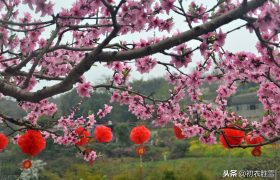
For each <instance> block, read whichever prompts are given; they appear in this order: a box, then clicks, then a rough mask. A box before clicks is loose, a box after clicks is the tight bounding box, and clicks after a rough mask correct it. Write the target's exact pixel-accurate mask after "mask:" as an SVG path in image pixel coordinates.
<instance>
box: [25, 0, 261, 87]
mask: <svg viewBox="0 0 280 180" xmlns="http://www.w3.org/2000/svg"><path fill="white" fill-rule="evenodd" d="M53 1H54V0H53ZM74 1H75V0H67V1H65V0H56V1H55V3H56V5H55V14H56V13H58V12H59V11H60V9H61V8H62V7H63V8H67V9H68V8H70V7H71V5H72V4H73V2H74ZM203 1H204V2H203ZM195 2H197V3H199V2H200V3H201V2H203V3H204V4H206V5H207V7H212V6H213V5H214V3H215V1H206V2H205V0H196V1H195ZM211 2H212V3H211ZM21 9H22V10H25V9H27V7H26V6H22V7H21ZM186 9H187V7H186ZM28 11H30V10H28ZM33 15H34V17H35V18H37V19H39V18H40V16H38V15H35V14H33ZM171 16H173V20H174V22H175V28H174V29H173V30H172V32H171V33H170V34H167V33H166V32H164V33H159V32H157V31H155V32H154V31H150V32H148V33H147V32H144V33H134V34H133V35H126V36H121V37H120V38H117V39H116V40H126V41H128V42H129V41H132V40H134V41H136V40H139V39H141V37H142V38H143V37H145V38H146V37H147V38H148V37H153V35H154V33H155V34H156V36H161V35H163V34H165V35H167V36H170V35H172V34H173V32H175V31H176V30H177V29H179V30H180V31H185V30H187V29H188V28H187V24H186V23H182V22H183V18H182V17H179V16H177V15H174V14H170V15H169V17H171ZM41 19H42V18H41ZM43 20H47V19H46V18H43ZM244 23H245V22H243V21H241V20H237V21H234V22H232V23H230V24H228V25H225V26H223V27H222V30H223V31H228V30H231V29H233V28H235V27H237V26H239V25H241V24H244ZM178 25H181V26H178ZM52 28H53V27H52ZM44 34H45V35H46V37H48V36H49V35H50V30H49V29H47V30H46V31H45V32H44ZM69 40H71V37H69ZM256 41H257V39H256V37H255V36H254V35H253V34H250V33H249V32H248V31H247V30H246V29H244V28H243V29H241V30H238V31H235V32H233V33H231V34H230V35H229V36H228V37H227V39H226V42H225V46H224V47H225V49H228V50H230V51H232V52H237V51H251V52H255V51H256V48H255V44H256ZM197 45H198V44H197V42H189V43H188V46H191V47H193V48H195V47H197ZM155 57H156V58H158V59H160V60H164V61H167V62H168V61H169V57H167V56H163V55H160V54H157V55H156V56H155ZM200 60H202V58H201V56H200V55H199V53H198V52H196V53H194V56H193V63H192V64H191V65H190V66H189V67H188V68H187V69H184V71H185V72H189V71H191V70H192V69H193V67H194V65H195V64H196V62H197V61H200ZM97 65H98V66H97V67H92V68H91V70H90V71H88V72H87V73H86V78H87V80H89V81H91V82H92V83H93V84H96V83H98V82H101V81H102V80H103V79H104V78H105V77H108V76H110V75H112V71H110V70H108V69H107V68H105V67H103V65H101V64H97ZM134 69H135V68H134ZM165 73H166V71H165V70H164V68H163V67H161V66H157V67H156V68H154V69H153V70H152V71H151V72H150V73H149V74H144V75H143V74H140V73H139V72H135V71H133V73H132V74H131V75H132V79H141V78H143V79H149V78H155V77H160V76H163V75H165ZM51 84H53V83H49V82H46V81H42V82H40V84H38V85H37V86H36V89H40V88H42V87H43V86H46V85H51Z"/></svg>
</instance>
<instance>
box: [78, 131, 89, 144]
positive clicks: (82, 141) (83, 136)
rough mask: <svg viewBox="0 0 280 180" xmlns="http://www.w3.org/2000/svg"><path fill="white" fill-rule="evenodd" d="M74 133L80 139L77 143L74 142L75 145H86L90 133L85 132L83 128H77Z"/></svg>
mask: <svg viewBox="0 0 280 180" xmlns="http://www.w3.org/2000/svg"><path fill="white" fill-rule="evenodd" d="M75 133H76V135H77V136H79V138H80V139H79V141H78V142H76V145H78V146H83V145H85V144H86V143H88V141H89V138H88V137H89V136H90V132H89V131H87V130H85V129H84V128H83V127H78V128H77V129H76V130H75Z"/></svg>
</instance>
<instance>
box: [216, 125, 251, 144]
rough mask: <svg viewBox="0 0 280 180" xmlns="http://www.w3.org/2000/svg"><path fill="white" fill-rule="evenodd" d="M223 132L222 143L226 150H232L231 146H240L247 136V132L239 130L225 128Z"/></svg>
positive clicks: (221, 135)
mask: <svg viewBox="0 0 280 180" xmlns="http://www.w3.org/2000/svg"><path fill="white" fill-rule="evenodd" d="M221 131H222V132H223V134H224V135H223V134H222V132H221V134H220V142H221V144H222V145H223V146H224V147H225V148H230V146H237V145H240V144H241V143H242V140H243V139H244V136H245V132H244V131H241V130H238V129H231V128H225V129H222V130H221ZM224 136H225V137H224ZM229 145H230V146H229Z"/></svg>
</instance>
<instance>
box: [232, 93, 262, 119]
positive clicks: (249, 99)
mask: <svg viewBox="0 0 280 180" xmlns="http://www.w3.org/2000/svg"><path fill="white" fill-rule="evenodd" d="M228 106H229V109H230V110H232V111H234V112H236V114H238V115H240V116H243V117H245V118H247V119H248V120H250V121H255V120H259V119H260V118H261V117H262V116H263V114H264V110H263V106H262V104H261V102H260V101H259V99H258V96H257V94H256V92H250V93H245V94H239V95H236V96H233V97H230V98H229V100H228Z"/></svg>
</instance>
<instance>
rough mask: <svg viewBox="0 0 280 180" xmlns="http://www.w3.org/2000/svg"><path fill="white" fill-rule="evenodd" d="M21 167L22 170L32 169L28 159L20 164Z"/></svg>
mask: <svg viewBox="0 0 280 180" xmlns="http://www.w3.org/2000/svg"><path fill="white" fill-rule="evenodd" d="M21 166H22V168H23V169H29V168H31V167H32V162H31V161H30V160H29V159H25V160H24V161H23V162H22V163H21Z"/></svg>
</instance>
